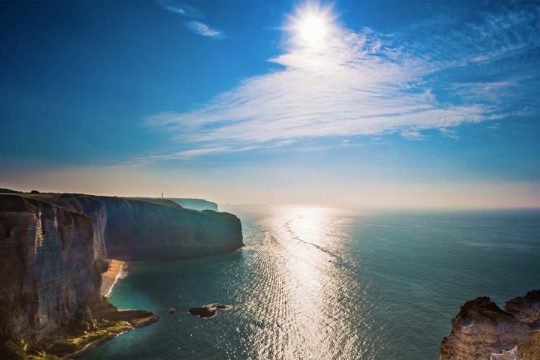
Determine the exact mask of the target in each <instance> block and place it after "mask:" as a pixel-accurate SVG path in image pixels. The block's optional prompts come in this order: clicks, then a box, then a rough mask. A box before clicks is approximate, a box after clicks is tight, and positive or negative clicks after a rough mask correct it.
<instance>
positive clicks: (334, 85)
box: [147, 15, 534, 150]
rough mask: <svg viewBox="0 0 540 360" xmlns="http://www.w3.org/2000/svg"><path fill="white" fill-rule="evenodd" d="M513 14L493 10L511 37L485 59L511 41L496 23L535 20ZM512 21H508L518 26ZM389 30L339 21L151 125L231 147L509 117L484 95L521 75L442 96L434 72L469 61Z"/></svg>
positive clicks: (492, 24) (492, 26)
mask: <svg viewBox="0 0 540 360" xmlns="http://www.w3.org/2000/svg"><path fill="white" fill-rule="evenodd" d="M508 18H509V19H501V18H493V17H488V20H487V21H486V24H484V25H485V26H484V27H483V31H486V32H495V33H496V34H498V35H497V36H498V37H500V38H501V39H502V40H501V41H500V42H499V43H498V44H497V43H495V42H493V40H491V39H490V40H489V41H490V42H489V44H488V45H486V47H485V49H484V50H485V51H484V53H485V54H486V55H485V58H484V59H483V60H482V61H487V60H488V59H489V58H490V57H493V56H494V55H493V54H496V57H497V58H500V56H502V54H503V53H504V51H503V50H504V49H508V46H510V44H509V41H508V39H507V38H506V37H504V36H502V35H500V34H501V31H503V30H501V29H500V28H498V27H496V25H497V24H499V25H500V24H510V25H512V26H516V23H519V21H524V22H526V23H527V24H529V23H530V22H531V19H530V16H528V15H527V16H526V17H525V18H523V19H521V20H520V18H519V17H518V16H517V15H512V16H508ZM512 26H508V27H507V29H508V31H511V32H512V33H513V34H514V33H515V32H516V30H515V29H514V28H513V27H512ZM527 26H529V25H527ZM531 26H532V25H531ZM475 31H476V32H480V30H478V29H476V28H475ZM486 36H488V35H486ZM516 36H517V35H516ZM390 38H391V37H389V36H385V35H382V34H377V33H375V32H374V31H372V30H370V29H363V30H362V31H358V32H354V31H351V30H348V29H338V30H337V31H336V32H335V33H334V34H333V36H332V37H331V38H330V39H328V42H327V44H325V45H324V46H323V47H317V48H310V47H303V46H299V45H294V44H293V45H291V46H290V47H289V48H288V50H287V51H286V52H285V53H284V54H282V55H279V56H277V57H274V58H272V59H270V60H269V61H270V62H272V63H275V64H278V65H280V66H281V69H280V70H277V71H272V72H270V73H268V74H265V75H262V76H256V77H252V78H248V79H247V80H245V81H244V82H243V83H242V84H241V85H240V86H238V87H236V88H234V89H232V90H230V91H227V92H225V93H222V94H220V95H218V96H217V97H216V98H214V99H213V100H211V101H210V102H208V103H207V104H206V105H204V106H202V107H200V108H197V109H195V110H193V111H190V112H183V113H161V114H156V115H154V116H151V117H149V118H148V119H147V123H148V124H149V125H151V126H155V127H160V128H164V129H167V130H168V131H170V132H172V133H173V134H175V135H174V136H175V137H176V138H177V139H178V140H180V141H182V142H183V143H187V144H191V147H192V148H193V149H198V148H205V147H208V144H219V145H220V146H225V147H226V148H227V149H231V150H232V149H235V148H239V147H245V146H255V147H264V146H266V145H268V144H271V143H275V142H279V141H296V140H299V139H306V138H328V137H354V136H365V135H380V134H389V133H396V132H397V133H400V134H402V135H403V136H404V137H406V138H409V139H420V138H422V133H421V132H422V131H423V130H427V129H439V130H442V131H441V133H442V134H445V135H449V134H454V133H453V132H452V131H448V130H447V129H450V128H454V127H457V126H459V125H461V124H464V123H478V122H482V121H488V120H498V119H501V118H502V117H504V114H501V112H500V111H498V110H499V109H498V108H497V106H496V104H494V103H493V102H489V101H483V99H482V96H484V97H486V98H493V97H494V96H495V95H493V94H496V93H497V92H498V91H502V90H504V91H507V90H508V89H511V88H512V87H514V86H515V83H514V82H512V81H511V80H507V81H503V80H500V81H498V82H488V83H484V82H482V81H479V82H475V83H474V86H469V85H468V84H462V85H454V89H459V91H457V92H456V94H454V95H455V96H454V98H453V99H452V100H451V101H450V100H444V99H440V98H439V97H438V96H436V95H434V91H433V88H434V86H436V84H435V85H434V84H433V83H432V82H430V81H429V80H428V79H429V77H430V76H432V75H433V74H436V73H440V72H443V71H445V70H446V69H448V68H454V67H459V66H465V65H466V63H463V60H462V59H455V60H452V59H451V58H450V61H448V60H447V59H448V57H444V56H440V57H439V55H441V54H440V53H439V52H442V51H443V50H442V49H441V48H438V49H436V51H435V58H433V59H431V58H429V56H428V55H426V54H429V51H427V52H426V51H424V52H422V54H421V55H420V54H419V53H418V50H419V48H420V46H412V45H411V46H410V48H409V49H405V48H403V47H399V46H394V45H393V41H392V40H391V39H390ZM450 38H451V39H450V40H449V39H446V41H453V40H452V39H457V41H463V38H467V39H469V35H468V34H465V35H464V34H461V35H459V34H457V33H455V32H454V33H452V34H451V36H450ZM469 40H470V39H469ZM531 41H534V40H531V39H524V38H522V37H520V38H519V43H524V44H528V45H529V46H530V45H531ZM533 44H534V43H533ZM454 46H459V45H458V44H454ZM471 46H472V45H471ZM473 48H474V49H475V51H474V52H473V53H469V54H467V53H466V54H464V53H463V52H462V55H463V57H464V58H467V59H469V60H467V62H469V63H474V62H478V61H479V60H478V59H479V57H480V56H482V54H483V52H482V51H480V50H481V47H479V45H478V44H477V45H476V46H475V47H473ZM498 50H499V51H498ZM506 52H507V53H508V52H511V50H507V51H506ZM438 57H439V58H438ZM442 58H445V60H444V61H443V60H441V59H442ZM475 59H476V60H475Z"/></svg>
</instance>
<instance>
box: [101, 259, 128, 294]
mask: <svg viewBox="0 0 540 360" xmlns="http://www.w3.org/2000/svg"><path fill="white" fill-rule="evenodd" d="M127 266H128V262H127V261H121V260H115V259H111V260H110V263H109V269H108V270H107V271H105V272H104V273H103V274H101V295H103V296H105V297H109V295H110V294H111V292H112V290H113V288H114V286H115V285H116V283H117V282H118V279H122V278H124V277H125V276H126V275H127Z"/></svg>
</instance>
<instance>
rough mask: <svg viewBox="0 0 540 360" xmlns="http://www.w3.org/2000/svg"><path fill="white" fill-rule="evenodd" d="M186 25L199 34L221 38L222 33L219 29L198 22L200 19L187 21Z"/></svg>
mask: <svg viewBox="0 0 540 360" xmlns="http://www.w3.org/2000/svg"><path fill="white" fill-rule="evenodd" d="M186 27H187V28H188V29H189V30H191V31H193V32H194V33H195V34H199V35H201V36H206V37H209V38H213V39H221V38H223V33H222V32H221V31H218V30H215V29H212V28H211V27H210V26H208V25H206V24H204V23H202V22H200V21H195V20H193V21H187V22H186Z"/></svg>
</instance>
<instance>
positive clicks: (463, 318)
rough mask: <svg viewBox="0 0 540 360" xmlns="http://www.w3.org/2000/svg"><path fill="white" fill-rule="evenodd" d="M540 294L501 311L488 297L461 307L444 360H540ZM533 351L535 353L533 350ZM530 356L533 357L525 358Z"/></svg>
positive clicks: (447, 339) (513, 302)
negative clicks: (539, 342) (537, 341)
mask: <svg viewBox="0 0 540 360" xmlns="http://www.w3.org/2000/svg"><path fill="white" fill-rule="evenodd" d="M539 318H540V291H538V290H536V291H531V292H529V293H527V295H526V296H524V297H518V298H514V299H512V300H510V301H508V302H507V304H506V306H505V309H504V310H502V309H501V308H499V307H498V306H497V304H495V303H494V302H492V301H491V299H490V298H488V297H479V298H476V299H474V300H471V301H468V302H466V303H465V304H464V305H462V306H461V309H460V311H459V313H458V314H457V315H456V317H454V319H453V320H452V330H451V332H450V335H449V336H447V337H445V338H444V339H443V341H442V343H441V360H468V359H488V360H489V359H499V358H500V359H518V358H519V359H522V360H529V359H537V360H538V359H540V353H538V352H537V353H536V354H534V351H535V350H534V347H535V345H536V346H537V345H538V344H537V343H535V338H536V337H538V331H540V322H539V321H538V320H539ZM531 349H532V350H531ZM526 351H527V352H530V353H531V354H532V355H530V354H529V355H522V356H521V357H518V356H519V355H518V354H525V352H526Z"/></svg>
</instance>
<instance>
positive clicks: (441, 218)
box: [83, 206, 540, 360]
mask: <svg viewBox="0 0 540 360" xmlns="http://www.w3.org/2000/svg"><path fill="white" fill-rule="evenodd" d="M225 210H226V211H228V212H231V213H234V214H236V215H237V216H239V217H240V219H241V220H242V227H243V234H244V243H245V247H244V248H242V249H240V250H238V251H236V252H234V253H231V254H227V255H220V256H212V257H206V258H199V259H190V260H182V261H167V262H133V263H130V265H129V269H128V272H129V274H128V276H127V277H125V278H124V279H121V280H120V281H118V283H117V284H116V286H115V288H114V289H113V292H112V294H111V296H110V298H109V299H110V301H111V302H112V303H113V304H115V305H116V306H118V307H120V308H126V309H147V310H151V311H153V312H154V313H157V314H158V315H159V316H160V317H161V319H160V321H159V322H157V323H155V324H152V325H150V326H147V327H144V328H140V329H137V330H134V331H131V332H128V333H126V334H123V335H121V336H118V337H117V338H115V339H114V340H112V341H110V342H108V343H106V344H104V345H102V346H100V347H98V348H96V349H94V350H92V351H91V352H89V353H88V354H87V355H85V356H84V357H83V359H84V360H95V359H130V360H135V359H313V360H325V359H382V360H385V359H396V360H398V359H407V360H409V359H412V360H437V359H438V358H439V345H440V342H441V340H442V339H443V337H444V336H446V335H447V334H448V333H449V331H450V327H451V320H452V317H453V316H455V315H456V314H457V312H458V311H459V307H460V305H462V304H463V303H464V302H465V301H467V300H470V299H473V298H475V297H477V296H489V297H491V298H492V300H494V301H495V302H497V304H499V305H500V306H504V303H505V301H507V300H508V299H510V298H512V297H516V296H521V295H524V294H525V293H526V292H527V291H529V290H532V289H539V288H540V210H490V211H470V210H463V211H461V210H460V211H458V210H452V211H440V210H435V211H434V210H430V211H427V210H426V211H410V210H384V211H383V210H376V211H375V210H370V211H352V210H343V209H335V208H326V207H314V206H311V207H306V206H279V207H265V206H243V207H227V208H226V209H225ZM210 303H222V304H228V305H232V307H233V310H231V311H222V312H218V314H217V316H215V317H214V318H210V319H203V318H199V317H195V316H192V315H190V314H188V312H187V310H188V309H189V308H192V307H198V306H201V305H203V304H210ZM170 307H174V308H175V309H176V312H175V313H174V314H171V313H169V308H170Z"/></svg>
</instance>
